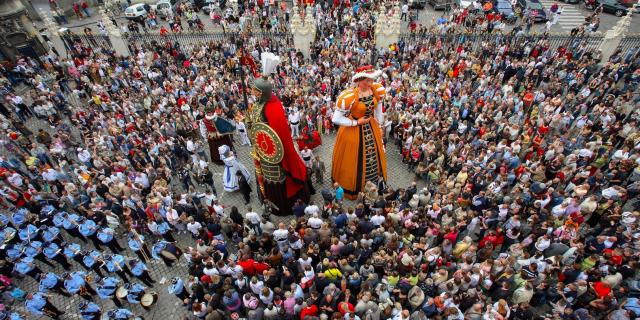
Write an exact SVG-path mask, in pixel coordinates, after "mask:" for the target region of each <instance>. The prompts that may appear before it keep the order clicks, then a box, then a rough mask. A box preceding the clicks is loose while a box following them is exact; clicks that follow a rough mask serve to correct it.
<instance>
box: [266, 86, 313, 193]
mask: <svg viewBox="0 0 640 320" xmlns="http://www.w3.org/2000/svg"><path fill="white" fill-rule="evenodd" d="M263 112H264V115H265V117H266V118H267V123H268V124H269V126H270V127H271V128H272V129H273V130H274V131H275V132H276V133H277V134H278V136H279V137H280V140H281V141H282V145H283V147H284V158H283V159H282V162H281V163H280V165H281V166H282V169H283V170H284V171H285V172H286V173H287V179H286V181H285V183H286V188H287V198H290V197H293V196H295V195H296V193H297V192H298V191H300V189H302V188H303V187H304V183H305V181H307V168H306V167H305V165H304V162H302V159H300V155H299V154H298V152H297V151H296V149H295V147H294V146H293V138H292V136H291V129H290V128H289V123H288V122H287V117H286V115H285V114H284V107H283V106H282V102H280V99H278V97H276V96H275V95H273V94H272V95H271V99H269V101H267V103H265V105H264V110H263Z"/></svg>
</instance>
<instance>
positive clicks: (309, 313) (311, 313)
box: [300, 304, 318, 320]
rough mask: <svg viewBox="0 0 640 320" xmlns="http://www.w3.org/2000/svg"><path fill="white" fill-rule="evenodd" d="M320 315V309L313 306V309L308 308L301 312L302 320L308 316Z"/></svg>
mask: <svg viewBox="0 0 640 320" xmlns="http://www.w3.org/2000/svg"><path fill="white" fill-rule="evenodd" d="M316 315H318V307H316V305H315V304H312V305H311V307H306V308H304V309H302V310H301V311H300V320H304V319H305V318H306V317H307V316H312V317H315V316H316Z"/></svg>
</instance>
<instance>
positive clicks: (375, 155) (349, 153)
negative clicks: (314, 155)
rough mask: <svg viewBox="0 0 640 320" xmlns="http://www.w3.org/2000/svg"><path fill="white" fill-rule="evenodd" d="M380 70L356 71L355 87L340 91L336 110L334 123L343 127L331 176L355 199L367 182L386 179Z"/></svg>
mask: <svg viewBox="0 0 640 320" xmlns="http://www.w3.org/2000/svg"><path fill="white" fill-rule="evenodd" d="M380 74H381V72H380V71H377V70H374V69H373V67H371V66H364V67H361V68H358V69H357V70H356V74H355V75H354V76H353V77H352V78H351V79H352V80H353V82H355V83H356V86H355V87H354V88H350V89H346V90H344V91H342V93H340V95H339V96H338V99H337V101H336V108H335V111H334V113H333V117H332V121H333V123H335V124H337V125H339V126H340V129H339V130H338V136H337V138H336V144H335V146H334V149H333V161H332V167H331V177H332V178H333V180H334V181H335V182H337V183H338V184H340V186H341V187H342V188H343V189H344V193H345V196H346V197H347V198H349V199H355V198H356V197H357V196H358V193H359V192H361V191H362V190H363V188H364V184H365V182H367V181H371V182H373V183H377V182H378V177H382V178H383V179H384V180H385V181H386V180H387V159H386V157H385V154H384V146H383V144H382V129H381V127H380V124H381V123H382V122H383V114H382V100H383V99H384V97H385V95H386V92H385V89H384V87H383V86H382V85H381V84H380V83H375V82H374V80H375V79H376V78H377V77H379V76H380Z"/></svg>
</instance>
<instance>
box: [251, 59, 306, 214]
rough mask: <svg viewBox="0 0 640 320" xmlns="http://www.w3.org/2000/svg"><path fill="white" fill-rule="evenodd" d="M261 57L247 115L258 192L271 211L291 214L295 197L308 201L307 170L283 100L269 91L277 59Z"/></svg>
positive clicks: (271, 86)
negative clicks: (296, 147) (295, 144)
mask: <svg viewBox="0 0 640 320" xmlns="http://www.w3.org/2000/svg"><path fill="white" fill-rule="evenodd" d="M261 58H262V59H261V62H262V76H259V77H257V78H256V79H255V80H254V81H253V83H252V84H251V93H252V95H253V96H255V99H256V101H255V103H253V104H252V105H251V106H250V107H249V109H248V110H247V115H246V119H247V128H248V131H249V137H250V139H251V145H252V146H253V152H252V156H253V158H254V163H255V166H256V176H257V182H258V187H259V195H260V198H261V199H262V200H263V201H265V202H267V203H268V204H270V205H275V207H274V206H272V213H274V214H277V215H290V214H292V207H293V204H294V203H295V201H296V200H297V199H302V200H303V201H305V202H306V201H308V200H309V192H308V187H307V169H306V167H305V166H304V163H303V162H302V159H301V158H300V155H299V154H298V152H297V151H296V149H295V147H294V146H293V138H292V137H291V130H290V129H289V124H288V122H287V116H286V115H285V112H284V107H283V106H282V102H280V99H278V97H276V96H275V95H274V94H273V93H272V91H273V85H272V84H271V82H269V80H268V78H267V76H268V75H269V74H271V73H272V72H273V71H275V69H276V67H277V65H278V63H279V62H280V58H279V57H278V56H276V55H274V54H273V53H271V52H263V53H262V56H261Z"/></svg>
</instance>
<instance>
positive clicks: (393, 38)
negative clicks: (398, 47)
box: [374, 5, 402, 50]
mask: <svg viewBox="0 0 640 320" xmlns="http://www.w3.org/2000/svg"><path fill="white" fill-rule="evenodd" d="M401 23H402V21H401V20H400V7H399V6H398V5H395V6H394V7H393V8H392V10H391V11H390V12H386V9H385V7H384V6H382V7H381V8H380V11H379V12H378V14H377V19H376V25H375V28H374V33H375V39H376V48H377V49H378V50H379V49H382V48H385V49H388V48H389V46H390V45H391V44H394V43H397V42H398V41H400V26H401Z"/></svg>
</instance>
